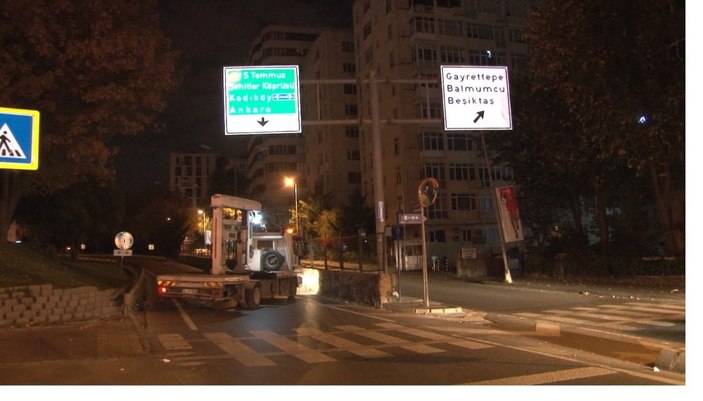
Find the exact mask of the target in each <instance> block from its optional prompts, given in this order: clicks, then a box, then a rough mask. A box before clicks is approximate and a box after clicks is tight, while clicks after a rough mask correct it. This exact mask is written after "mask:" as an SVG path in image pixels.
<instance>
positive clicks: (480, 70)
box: [441, 65, 513, 130]
mask: <svg viewBox="0 0 703 401" xmlns="http://www.w3.org/2000/svg"><path fill="white" fill-rule="evenodd" d="M441 73H442V79H441V80H442V97H443V100H444V129H445V130H511V129H513V119H512V113H511V111H510V84H509V81H508V67H501V66H461V65H443V66H441Z"/></svg>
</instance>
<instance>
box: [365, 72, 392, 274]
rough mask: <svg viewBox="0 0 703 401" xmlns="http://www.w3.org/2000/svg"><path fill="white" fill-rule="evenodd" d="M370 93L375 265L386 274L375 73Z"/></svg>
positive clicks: (371, 74) (370, 76) (374, 73)
mask: <svg viewBox="0 0 703 401" xmlns="http://www.w3.org/2000/svg"><path fill="white" fill-rule="evenodd" d="M369 87H370V88H369V89H370V91H371V139H372V141H373V150H372V154H373V196H374V206H375V207H374V210H375V211H376V259H377V262H376V265H377V267H378V270H379V271H383V272H384V273H388V271H387V270H386V260H385V256H384V255H385V235H386V232H385V231H386V230H385V223H384V220H385V218H384V206H383V196H384V187H383V158H382V155H381V119H380V117H379V105H378V80H377V79H376V72H375V71H371V72H370V73H369Z"/></svg>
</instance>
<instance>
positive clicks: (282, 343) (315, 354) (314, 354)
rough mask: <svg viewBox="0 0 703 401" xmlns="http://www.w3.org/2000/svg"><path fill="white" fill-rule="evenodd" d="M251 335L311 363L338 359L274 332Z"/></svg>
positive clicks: (260, 331)
mask: <svg viewBox="0 0 703 401" xmlns="http://www.w3.org/2000/svg"><path fill="white" fill-rule="evenodd" d="M250 333H251V334H252V335H253V336H254V337H257V338H259V339H261V340H263V341H266V342H267V343H269V344H271V345H273V346H274V347H276V348H280V349H281V350H283V351H285V352H288V353H290V354H291V355H293V356H294V357H296V358H298V359H301V360H303V361H305V362H309V363H319V362H334V361H336V359H334V358H332V357H329V356H327V355H325V354H323V353H322V352H319V351H315V350H313V349H310V348H308V347H306V346H304V345H302V344H300V343H297V342H295V341H293V340H291V339H288V338H286V337H283V336H280V335H278V334H276V333H274V332H272V331H268V330H255V331H250Z"/></svg>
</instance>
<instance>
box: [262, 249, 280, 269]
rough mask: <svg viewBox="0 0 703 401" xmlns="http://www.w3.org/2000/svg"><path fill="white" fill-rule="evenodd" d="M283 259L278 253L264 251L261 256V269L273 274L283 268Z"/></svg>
mask: <svg viewBox="0 0 703 401" xmlns="http://www.w3.org/2000/svg"><path fill="white" fill-rule="evenodd" d="M284 260H285V257H284V256H283V255H281V253H280V252H278V251H273V250H272V251H266V252H265V253H264V254H263V255H261V267H262V268H263V269H264V270H265V271H267V272H275V271H277V270H279V269H280V268H281V266H283V261H284Z"/></svg>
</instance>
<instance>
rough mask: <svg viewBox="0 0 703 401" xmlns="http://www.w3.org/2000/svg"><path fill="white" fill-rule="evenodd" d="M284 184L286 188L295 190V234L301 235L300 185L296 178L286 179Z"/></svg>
mask: <svg viewBox="0 0 703 401" xmlns="http://www.w3.org/2000/svg"><path fill="white" fill-rule="evenodd" d="M283 183H284V185H285V186H286V187H289V188H291V187H292V188H293V194H294V195H295V233H296V234H299V233H300V224H299V223H298V183H297V182H295V178H294V177H284V178H283Z"/></svg>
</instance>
